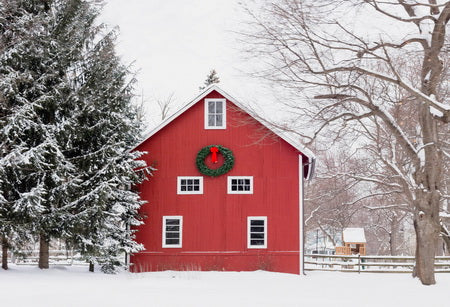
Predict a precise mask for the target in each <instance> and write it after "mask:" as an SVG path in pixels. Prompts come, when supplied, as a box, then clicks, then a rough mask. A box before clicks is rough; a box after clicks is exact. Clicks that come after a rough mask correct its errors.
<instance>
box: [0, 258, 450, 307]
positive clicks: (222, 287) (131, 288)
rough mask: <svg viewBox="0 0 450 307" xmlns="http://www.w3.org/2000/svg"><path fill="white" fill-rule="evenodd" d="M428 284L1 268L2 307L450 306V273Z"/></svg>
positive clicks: (389, 278)
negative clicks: (112, 273)
mask: <svg viewBox="0 0 450 307" xmlns="http://www.w3.org/2000/svg"><path fill="white" fill-rule="evenodd" d="M437 281H438V283H437V285H435V286H429V287H426V286H422V285H420V283H419V282H418V281H417V280H416V279H412V278H411V276H410V275H409V274H370V273H366V274H360V275H358V274H356V273H338V272H308V275H307V276H297V275H291V274H281V273H271V272H263V271H258V272H192V271H190V272H173V271H166V272H156V273H141V274H133V273H128V272H123V273H120V274H117V275H105V274H102V273H89V272H87V267H85V266H83V267H81V266H80V267H76V266H73V267H53V268H51V269H49V270H46V271H41V270H39V269H37V268H35V267H29V266H14V265H12V266H11V269H10V270H9V271H3V270H0V305H1V306H15V307H21V306H27V307H28V306H29V307H35V306H46V307H52V306H57V307H65V306H77V307H86V306H95V307H103V306H105V307H110V306H120V307H129V306H130V307H136V306H151V307H157V306H195V307H198V306H208V307H215V306H227V307H233V306H258V307H261V306H277V307H278V306H327V307H330V306H356V307H359V306H383V307H386V306H408V307H411V306H426V307H434V306H448V302H449V298H450V296H449V293H450V274H438V275H437Z"/></svg>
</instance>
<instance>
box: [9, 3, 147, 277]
mask: <svg viewBox="0 0 450 307" xmlns="http://www.w3.org/2000/svg"><path fill="white" fill-rule="evenodd" d="M99 9H100V7H99V1H96V0H34V1H25V0H0V46H3V47H1V48H2V49H0V102H1V110H0V115H1V117H0V119H1V127H0V129H1V130H0V142H1V143H0V146H1V147H0V148H1V156H0V158H1V160H0V175H1V178H2V182H1V183H0V187H1V193H2V198H0V206H1V207H0V218H5V220H8V223H5V224H4V225H15V226H14V227H15V228H14V227H9V228H7V227H1V228H0V231H1V232H2V234H3V235H4V236H5V237H11V238H12V237H14V236H16V237H17V235H19V234H23V233H28V234H29V233H31V234H33V235H35V236H37V237H39V240H40V260H39V267H40V268H48V249H49V241H50V239H51V238H64V239H66V240H68V241H71V242H72V243H74V244H76V246H77V247H80V248H82V252H83V254H84V255H85V256H86V258H87V259H89V260H90V261H97V262H99V263H102V264H103V269H104V271H111V270H112V269H113V267H114V266H113V264H117V261H116V258H117V257H116V256H117V255H118V253H119V252H121V251H135V250H137V249H139V245H137V244H136V243H135V242H134V241H132V231H130V230H129V228H127V227H128V226H129V225H136V224H139V221H138V219H137V218H138V215H137V210H138V208H139V206H140V205H141V202H140V201H139V198H138V195H137V194H136V193H135V192H132V191H130V187H131V186H132V185H134V184H136V183H138V182H139V181H140V180H141V179H142V178H141V177H139V176H138V175H137V174H136V173H135V172H134V169H136V168H137V167H141V166H143V165H142V162H139V161H136V160H135V159H136V158H138V156H139V155H140V153H130V152H129V151H128V149H129V148H130V147H131V145H132V144H134V143H136V141H137V138H138V137H139V126H138V125H137V124H136V121H135V108H134V107H133V106H132V104H131V98H132V94H131V89H132V87H131V85H132V84H131V83H127V82H126V80H127V79H129V77H128V75H129V72H128V70H127V69H125V68H124V67H123V66H121V65H120V63H119V60H118V58H117V57H116V56H115V54H114V50H113V49H114V37H115V35H114V33H109V34H107V35H102V34H101V33H102V28H103V27H102V25H97V26H96V25H95V19H96V17H97V16H98V14H99ZM102 36H103V37H102ZM19 221H20V223H17V222H19ZM2 225H3V223H2ZM16 225H21V226H20V227H16ZM127 229H128V230H127Z"/></svg>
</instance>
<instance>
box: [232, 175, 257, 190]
mask: <svg viewBox="0 0 450 307" xmlns="http://www.w3.org/2000/svg"><path fill="white" fill-rule="evenodd" d="M228 194H253V177H252V176H229V177H228Z"/></svg>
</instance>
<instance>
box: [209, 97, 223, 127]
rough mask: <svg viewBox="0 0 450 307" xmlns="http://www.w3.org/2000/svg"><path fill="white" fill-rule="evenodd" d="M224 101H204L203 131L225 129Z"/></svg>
mask: <svg viewBox="0 0 450 307" xmlns="http://www.w3.org/2000/svg"><path fill="white" fill-rule="evenodd" d="M226 110H227V108H226V99H205V129H226V127H227V111H226Z"/></svg>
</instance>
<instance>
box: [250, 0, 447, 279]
mask: <svg viewBox="0 0 450 307" xmlns="http://www.w3.org/2000/svg"><path fill="white" fill-rule="evenodd" d="M247 12H248V14H249V15H250V16H251V17H252V20H253V22H252V23H251V25H252V28H251V29H252V30H250V31H249V32H247V33H246V34H244V35H246V41H247V42H249V43H250V47H251V48H249V50H250V52H251V54H252V55H253V56H254V55H257V56H258V58H259V59H261V58H264V62H265V63H268V65H269V68H267V67H265V69H262V71H263V72H262V73H261V74H260V76H261V77H264V78H266V79H268V80H270V81H273V82H275V83H276V84H279V85H281V86H283V87H284V88H285V89H286V90H288V91H290V92H291V93H294V94H296V95H297V96H299V95H301V96H302V97H303V98H304V100H303V104H302V105H301V106H299V105H298V104H297V105H296V106H295V107H296V112H297V114H299V115H301V117H302V118H303V119H305V122H304V123H306V124H307V125H308V126H309V127H315V130H314V132H313V133H312V134H310V135H304V136H305V137H307V138H309V139H310V140H311V141H312V140H314V139H316V137H317V135H319V134H320V133H323V132H327V134H329V135H330V137H331V138H333V139H335V140H339V138H341V137H342V135H345V134H348V133H351V134H356V135H357V137H358V138H360V140H359V145H363V143H365V142H367V143H371V144H372V145H373V144H375V145H374V147H373V146H372V148H371V149H370V150H373V151H374V153H375V154H376V155H377V156H378V157H379V158H380V159H379V160H378V162H379V163H380V168H382V169H388V170H389V172H390V173H391V178H392V179H393V180H390V178H389V177H386V174H385V175H384V176H385V178H384V179H383V184H384V185H385V186H389V185H391V188H392V189H394V190H398V192H399V193H400V192H401V193H402V195H403V197H405V198H406V199H407V203H409V204H411V206H412V211H413V215H414V227H415V232H416V266H415V270H414V276H418V277H419V278H420V280H421V282H422V283H423V284H426V285H430V284H434V283H435V278H434V258H435V251H436V248H437V244H438V237H439V233H440V229H441V225H440V218H439V211H440V208H441V206H442V203H443V200H444V198H445V196H444V193H443V188H444V178H445V176H444V174H443V172H444V168H443V164H444V161H445V160H444V159H445V158H444V156H447V157H448V155H449V154H448V153H446V152H445V149H446V147H447V146H446V142H448V135H449V134H448V122H449V120H450V106H449V104H448V101H447V100H446V97H448V96H446V95H445V93H447V92H448V86H449V84H448V79H446V74H445V69H444V63H445V62H446V61H448V59H447V57H446V56H447V55H448V49H449V42H448V39H449V36H448V34H447V32H446V31H447V25H448V22H449V20H450V1H439V0H413V1H403V0H383V1H381V0H380V1H377V0H349V1H331V0H316V1H312V0H302V1H301V0H280V1H277V2H276V3H264V5H262V6H261V7H259V8H258V9H255V8H247ZM367 21H372V25H376V26H372V27H371V28H370V29H369V28H367V29H366V30H367V31H365V32H364V31H361V30H360V27H361V25H362V24H364V22H367ZM383 25H386V27H385V30H383V29H382V28H383ZM394 29H395V30H394ZM399 59H401V60H399ZM411 72H417V73H411ZM399 97H401V99H400V100H399ZM399 105H402V106H403V107H402V108H407V109H409V114H414V116H412V117H410V118H407V120H408V121H412V122H411V123H412V125H407V124H406V123H405V122H404V121H405V119H404V118H402V117H401V116H398V115H397V116H396V115H395V112H396V108H398V106H399ZM306 119H309V121H307V120H306ZM410 126H411V127H413V129H410V128H411V127H410ZM379 136H382V137H383V140H381V141H380V142H378V143H377V140H376V138H377V137H379ZM387 141H389V142H387ZM380 174H382V172H380ZM371 180H373V179H371ZM371 180H369V181H371ZM376 180H379V179H376Z"/></svg>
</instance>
